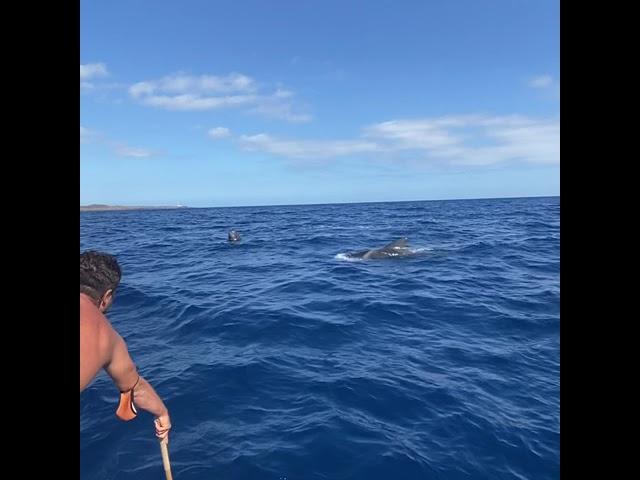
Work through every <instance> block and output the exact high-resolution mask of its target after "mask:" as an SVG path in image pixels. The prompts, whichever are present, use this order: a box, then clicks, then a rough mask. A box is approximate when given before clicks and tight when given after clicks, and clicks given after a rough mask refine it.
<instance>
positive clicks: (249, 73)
mask: <svg viewBox="0 0 640 480" xmlns="http://www.w3.org/2000/svg"><path fill="white" fill-rule="evenodd" d="M559 57H560V52H559V2H558V1H557V0H556V1H547V0H485V1H482V0H447V1H436V0H422V1H419V0H407V1H383V0H376V1H348V0H341V1H334V0H323V1H311V0H307V1H304V0H298V1H293V0H290V1H284V0H283V1H278V2H268V1H257V0H256V1H245V0H234V1H213V0H209V1H202V0H184V1H180V2H179V1H169V0H155V1H151V0H127V1H122V0H110V1H108V2H98V1H95V0H94V1H85V0H81V2H80V203H81V204H89V203H109V204H126V205H132V204H135V205H173V204H183V205H188V206H231V205H271V204H298V203H333V202H360V201H391V200H430V199H448V198H484V197H513V196H539V195H559V193H560V172H559V164H560V152H559V149H560V78H559V77H560V71H559V68H560V66H559Z"/></svg>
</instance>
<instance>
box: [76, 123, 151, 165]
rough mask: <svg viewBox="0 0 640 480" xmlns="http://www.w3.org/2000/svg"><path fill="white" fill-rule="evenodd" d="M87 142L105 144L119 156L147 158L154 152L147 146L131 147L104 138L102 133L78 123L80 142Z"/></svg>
mask: <svg viewBox="0 0 640 480" xmlns="http://www.w3.org/2000/svg"><path fill="white" fill-rule="evenodd" d="M89 142H91V143H96V144H101V145H106V146H107V147H108V148H109V149H110V150H111V151H113V152H114V153H115V154H116V155H118V156H120V157H130V158H147V157H150V156H152V155H153V154H154V152H153V151H152V150H149V149H147V148H139V147H131V146H129V145H127V144H126V143H123V142H114V141H112V140H109V139H108V138H105V136H104V135H102V134H100V133H98V132H95V131H93V130H89V129H88V128H86V127H83V126H82V125H80V143H89Z"/></svg>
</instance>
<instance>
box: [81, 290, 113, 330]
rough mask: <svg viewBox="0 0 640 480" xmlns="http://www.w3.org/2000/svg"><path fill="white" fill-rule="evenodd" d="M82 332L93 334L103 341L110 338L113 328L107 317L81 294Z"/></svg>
mask: <svg viewBox="0 0 640 480" xmlns="http://www.w3.org/2000/svg"><path fill="white" fill-rule="evenodd" d="M80 330H81V332H82V331H83V330H84V331H85V332H87V333H88V332H89V331H90V332H91V333H92V334H94V335H96V337H97V338H100V339H101V340H102V341H104V340H105V337H110V336H111V333H112V330H113V329H112V327H111V324H110V323H109V320H108V319H107V317H105V316H104V314H103V313H102V312H101V311H100V309H99V308H98V307H96V305H95V304H94V303H93V302H92V301H91V299H89V298H88V297H87V296H86V295H84V294H82V293H81V294H80Z"/></svg>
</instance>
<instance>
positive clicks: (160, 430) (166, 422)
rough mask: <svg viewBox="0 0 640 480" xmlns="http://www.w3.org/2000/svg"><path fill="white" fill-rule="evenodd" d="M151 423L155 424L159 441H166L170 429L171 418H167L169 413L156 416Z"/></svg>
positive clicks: (167, 440)
mask: <svg viewBox="0 0 640 480" xmlns="http://www.w3.org/2000/svg"><path fill="white" fill-rule="evenodd" d="M153 423H154V425H155V426H156V437H158V438H159V439H160V442H162V443H168V442H169V430H171V420H170V419H169V413H166V414H164V415H160V416H159V417H156V419H155V420H154V421H153Z"/></svg>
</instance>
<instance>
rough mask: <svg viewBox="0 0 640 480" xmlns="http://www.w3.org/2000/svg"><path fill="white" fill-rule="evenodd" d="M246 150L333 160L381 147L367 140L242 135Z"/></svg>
mask: <svg viewBox="0 0 640 480" xmlns="http://www.w3.org/2000/svg"><path fill="white" fill-rule="evenodd" d="M240 143H241V145H242V147H243V148H244V149H246V150H251V151H263V152H267V153H272V154H275V155H282V156H284V157H289V158H297V159H317V158H332V157H339V156H344V155H353V154H358V153H364V152H375V151H376V150H378V149H379V146H378V145H376V144H375V143H373V142H368V141H366V140H332V141H310V140H281V139H275V138H273V137H271V136H269V135H266V134H263V133H262V134H258V135H241V136H240Z"/></svg>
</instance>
